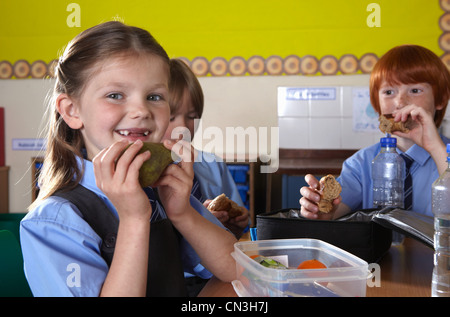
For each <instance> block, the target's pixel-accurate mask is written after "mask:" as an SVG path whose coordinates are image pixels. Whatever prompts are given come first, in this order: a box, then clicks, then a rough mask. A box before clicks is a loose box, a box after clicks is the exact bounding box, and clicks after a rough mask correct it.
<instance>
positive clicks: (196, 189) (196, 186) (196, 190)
mask: <svg viewBox="0 0 450 317" xmlns="http://www.w3.org/2000/svg"><path fill="white" fill-rule="evenodd" d="M191 195H192V196H194V197H195V198H197V199H198V200H199V201H200V202H201V203H203V201H204V200H205V199H204V197H203V195H202V191H201V189H200V183H199V181H198V179H197V177H195V175H194V182H193V184H192V190H191Z"/></svg>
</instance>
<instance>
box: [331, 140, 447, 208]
mask: <svg viewBox="0 0 450 317" xmlns="http://www.w3.org/2000/svg"><path fill="white" fill-rule="evenodd" d="M441 139H442V141H443V142H444V144H447V143H450V139H448V138H446V137H445V136H442V135H441ZM380 150H381V146H380V143H377V144H374V145H372V146H369V147H366V148H364V149H361V150H359V151H358V152H356V153H355V154H353V155H352V156H351V157H349V158H348V159H347V160H345V162H344V164H343V166H342V171H341V175H340V176H339V177H338V178H337V180H338V181H339V183H340V184H341V186H342V192H341V197H342V202H343V203H345V204H346V205H348V206H349V207H350V208H351V210H352V211H356V210H358V209H367V208H373V195H372V187H373V183H372V160H373V159H374V158H375V156H377V155H378V153H379V152H380ZM397 152H399V153H401V151H400V150H399V149H397ZM406 154H408V155H409V156H410V157H411V158H413V159H414V162H413V164H412V165H411V167H410V173H411V175H412V184H413V204H412V210H413V211H415V212H417V213H421V214H426V215H428V216H433V213H432V212H431V185H432V184H433V182H434V181H435V180H436V179H437V178H438V177H439V172H438V169H437V166H436V164H435V162H434V160H433V158H432V157H431V156H430V154H429V153H428V152H427V151H426V150H424V149H423V148H421V147H420V146H418V145H416V144H414V145H413V146H412V147H410V148H409V149H408V150H407V151H406Z"/></svg>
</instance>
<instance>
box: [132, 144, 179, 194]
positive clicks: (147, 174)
mask: <svg viewBox="0 0 450 317" xmlns="http://www.w3.org/2000/svg"><path fill="white" fill-rule="evenodd" d="M145 151H150V153H151V156H150V158H149V159H148V160H147V161H145V162H144V164H142V167H141V169H140V170H139V183H140V184H141V186H142V187H148V186H151V185H153V183H154V182H156V181H157V180H158V179H159V177H160V176H161V174H162V172H163V171H164V170H165V168H166V167H167V166H168V165H169V164H171V163H173V160H172V155H171V152H170V150H168V149H167V148H166V147H165V146H164V145H163V144H162V143H150V142H144V145H143V146H142V148H141V150H140V151H139V153H143V152H145Z"/></svg>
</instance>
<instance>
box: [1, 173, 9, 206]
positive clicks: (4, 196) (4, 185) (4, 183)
mask: <svg viewBox="0 0 450 317" xmlns="http://www.w3.org/2000/svg"><path fill="white" fill-rule="evenodd" d="M8 212H9V166H0V213H8Z"/></svg>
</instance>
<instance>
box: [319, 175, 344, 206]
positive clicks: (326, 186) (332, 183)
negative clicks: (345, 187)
mask: <svg viewBox="0 0 450 317" xmlns="http://www.w3.org/2000/svg"><path fill="white" fill-rule="evenodd" d="M319 182H320V191H321V197H320V201H319V211H321V212H325V213H328V212H330V211H331V210H332V209H333V200H335V199H336V198H338V197H339V194H340V193H341V190H342V188H341V185H340V184H339V183H338V181H336V179H335V178H334V176H333V175H327V176H324V177H322V178H321V179H320V181H319Z"/></svg>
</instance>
